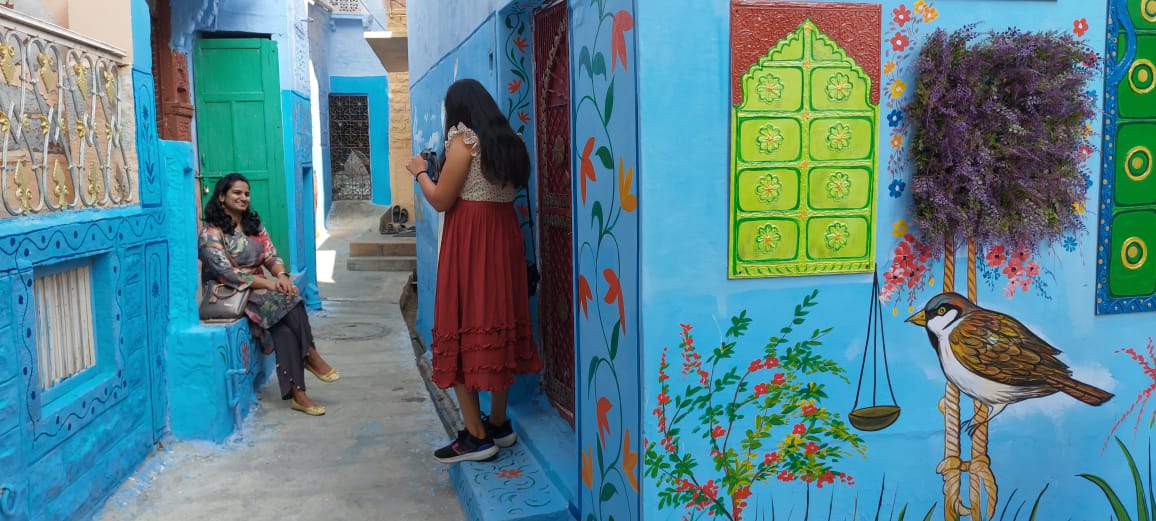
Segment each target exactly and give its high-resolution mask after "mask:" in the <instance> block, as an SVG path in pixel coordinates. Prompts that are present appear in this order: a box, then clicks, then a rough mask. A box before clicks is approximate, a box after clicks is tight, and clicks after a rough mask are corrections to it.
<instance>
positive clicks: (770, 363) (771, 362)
mask: <svg viewBox="0 0 1156 521" xmlns="http://www.w3.org/2000/svg"><path fill="white" fill-rule="evenodd" d="M763 363H764V364H766V367H767V369H774V368H776V367H778V366H779V359H778V358H775V357H773V356H768V357H767V358H766V360H764V361H763Z"/></svg>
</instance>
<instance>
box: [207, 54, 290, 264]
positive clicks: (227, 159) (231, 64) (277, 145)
mask: <svg viewBox="0 0 1156 521" xmlns="http://www.w3.org/2000/svg"><path fill="white" fill-rule="evenodd" d="M278 74H279V69H278V66H277V43H276V42H274V41H272V40H267V39H260V38H240V39H211V40H205V39H201V40H198V41H197V44H196V48H195V50H194V54H193V82H194V88H195V89H196V92H195V94H196V95H195V97H196V110H197V154H198V156H199V168H200V170H201V172H200V173H201V176H202V177H203V178H204V179H203V180H202V181H201V182H202V190H201V197H202V201H201V202H202V203H204V202H205V201H204V198H206V197H208V196H209V193H211V192H212V189H213V187H214V186H215V185H216V183H217V181H218V180H219V179H221V178H222V177H224V176H225V175H227V174H229V173H232V172H239V173H241V174H243V175H244V176H245V177H247V178H249V181H250V192H251V194H252V200H251V205H252V207H253V210H254V211H256V212H257V213H258V214H260V216H261V221H262V222H263V223H264V224H265V228H266V229H267V230H268V231H269V236H270V237H271V238H272V239H273V245H274V246H276V247H277V250H278V251H279V252H280V253H281V254H282V255H289V253H290V250H289V218H288V209H287V203H286V200H287V196H286V192H285V158H284V153H283V152H282V150H283V147H282V145H283V139H284V137H283V135H282V126H281V87H280V79H279V77H278ZM286 263H287V264H288V263H289V259H286Z"/></svg>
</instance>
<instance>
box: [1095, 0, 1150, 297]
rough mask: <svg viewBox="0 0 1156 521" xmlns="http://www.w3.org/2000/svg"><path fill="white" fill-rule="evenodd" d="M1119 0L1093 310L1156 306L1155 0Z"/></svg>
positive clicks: (1112, 28) (1112, 37) (1112, 32)
mask: <svg viewBox="0 0 1156 521" xmlns="http://www.w3.org/2000/svg"><path fill="white" fill-rule="evenodd" d="M1114 4H1115V5H1114V6H1113V7H1114V8H1113V10H1112V15H1113V16H1112V18H1111V20H1110V21H1109V24H1108V37H1109V48H1110V49H1113V52H1112V56H1111V57H1110V58H1109V60H1110V61H1109V63H1110V64H1115V65H1114V67H1113V69H1112V70H1111V72H1110V73H1109V75H1108V77H1107V79H1106V81H1105V84H1106V90H1107V92H1106V94H1107V97H1106V99H1107V101H1106V103H1105V118H1104V171H1103V184H1102V186H1101V209H1100V223H1099V224H1100V245H1099V248H1098V257H1099V259H1098V263H1097V268H1098V273H1097V283H1096V289H1097V291H1096V310H1097V312H1098V313H1126V312H1133V311H1156V257H1154V256H1153V255H1152V248H1153V247H1156V175H1153V174H1154V172H1153V171H1152V170H1153V166H1152V163H1153V151H1154V150H1156V92H1154V90H1153V88H1154V87H1156V66H1154V65H1153V62H1154V61H1156V0H1116V1H1115V2H1114Z"/></svg>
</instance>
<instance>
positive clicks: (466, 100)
mask: <svg viewBox="0 0 1156 521" xmlns="http://www.w3.org/2000/svg"><path fill="white" fill-rule="evenodd" d="M445 109H446V128H445V132H446V133H445V135H447V136H448V135H449V132H450V129H451V128H453V127H454V126H455V125H457V124H458V123H464V124H465V125H466V126H467V127H469V128H470V129H471V130H473V131H474V132H475V133H477V134H478V145H479V146H480V147H481V154H482V175H484V176H485V177H486V179H488V180H489V181H490V182H491V183H494V184H497V185H514V186H515V187H518V188H521V187H523V186H526V183H528V182H529V181H530V153H529V152H528V151H527V150H526V143H525V142H524V141H522V138H521V137H520V136H518V134H517V133H515V132H514V129H513V128H511V127H510V120H508V119H506V116H505V115H503V114H502V110H501V109H499V108H498V104H497V103H495V102H494V98H493V97H492V96H490V93H489V92H488V91H486V88H485V87H483V86H482V84H481V83H478V81H477V80H474V79H462V80H458V81H455V82H454V83H453V84H452V85H450V88H449V89H447V90H446V99H445ZM443 157H444V156H443Z"/></svg>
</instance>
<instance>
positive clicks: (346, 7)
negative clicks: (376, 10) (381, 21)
mask: <svg viewBox="0 0 1156 521" xmlns="http://www.w3.org/2000/svg"><path fill="white" fill-rule="evenodd" d="M329 2H330V3H331V4H333V11H334V12H337V13H361V12H363V11H362V9H361V1H360V0H329Z"/></svg>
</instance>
